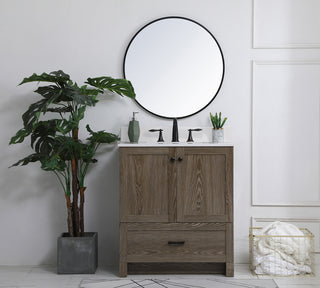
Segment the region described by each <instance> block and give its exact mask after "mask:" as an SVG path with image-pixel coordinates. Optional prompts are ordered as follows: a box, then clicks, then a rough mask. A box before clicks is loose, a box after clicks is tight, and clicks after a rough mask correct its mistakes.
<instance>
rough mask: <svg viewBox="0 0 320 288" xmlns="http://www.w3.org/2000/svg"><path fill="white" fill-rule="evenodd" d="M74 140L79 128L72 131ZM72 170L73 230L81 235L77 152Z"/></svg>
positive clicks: (76, 139)
mask: <svg viewBox="0 0 320 288" xmlns="http://www.w3.org/2000/svg"><path fill="white" fill-rule="evenodd" d="M72 136H73V139H74V141H76V142H78V129H75V130H73V131H72ZM71 171H72V200H73V201H72V214H73V215H72V216H73V225H74V226H73V231H74V236H76V237H79V236H80V221H79V220H80V219H79V208H78V195H79V180H78V159H77V155H76V153H74V158H73V159H72V160H71Z"/></svg>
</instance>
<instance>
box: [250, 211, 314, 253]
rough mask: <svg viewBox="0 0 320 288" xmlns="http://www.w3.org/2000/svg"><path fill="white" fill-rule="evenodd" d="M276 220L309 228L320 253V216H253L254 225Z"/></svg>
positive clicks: (261, 225) (266, 223) (258, 225)
mask: <svg viewBox="0 0 320 288" xmlns="http://www.w3.org/2000/svg"><path fill="white" fill-rule="evenodd" d="M274 221H281V222H286V223H290V224H293V225H296V226H297V227H299V228H307V229H308V230H310V231H311V232H312V234H313V235H314V249H315V253H320V218H270V217H263V218H262V217H251V226H252V227H266V226H267V225H269V224H271V223H272V222H274Z"/></svg>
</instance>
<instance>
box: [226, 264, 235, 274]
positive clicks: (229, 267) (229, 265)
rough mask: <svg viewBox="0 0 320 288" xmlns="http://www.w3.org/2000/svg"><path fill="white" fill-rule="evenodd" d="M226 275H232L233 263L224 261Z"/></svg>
mask: <svg viewBox="0 0 320 288" xmlns="http://www.w3.org/2000/svg"><path fill="white" fill-rule="evenodd" d="M226 276H227V277H233V276H234V267H233V263H226Z"/></svg>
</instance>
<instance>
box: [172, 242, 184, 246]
mask: <svg viewBox="0 0 320 288" xmlns="http://www.w3.org/2000/svg"><path fill="white" fill-rule="evenodd" d="M168 245H169V246H182V245H184V241H168Z"/></svg>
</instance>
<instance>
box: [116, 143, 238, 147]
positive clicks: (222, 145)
mask: <svg viewBox="0 0 320 288" xmlns="http://www.w3.org/2000/svg"><path fill="white" fill-rule="evenodd" d="M226 146H228V147H233V146H234V145H233V143H231V142H223V143H212V142H202V143H196V142H191V143H187V142H177V143H170V142H167V143H166V142H164V143H157V142H156V143H150V142H139V143H130V142H118V147H226Z"/></svg>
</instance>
